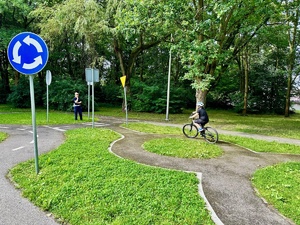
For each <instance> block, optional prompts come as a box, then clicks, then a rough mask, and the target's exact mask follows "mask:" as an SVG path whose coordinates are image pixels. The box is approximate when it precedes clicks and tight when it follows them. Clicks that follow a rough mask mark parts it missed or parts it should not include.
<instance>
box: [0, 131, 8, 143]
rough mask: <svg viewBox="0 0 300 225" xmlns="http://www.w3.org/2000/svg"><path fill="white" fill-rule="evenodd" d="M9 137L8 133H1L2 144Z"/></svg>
mask: <svg viewBox="0 0 300 225" xmlns="http://www.w3.org/2000/svg"><path fill="white" fill-rule="evenodd" d="M7 137H8V135H7V133H4V132H0V142H2V141H4V140H5V139H6V138H7Z"/></svg>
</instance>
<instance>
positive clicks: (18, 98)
mask: <svg viewBox="0 0 300 225" xmlns="http://www.w3.org/2000/svg"><path fill="white" fill-rule="evenodd" d="M35 89H36V87H35ZM7 101H8V102H9V103H10V104H12V105H13V106H14V107H16V108H30V106H31V100H30V85H29V79H28V76H21V77H20V79H19V82H18V85H16V86H13V87H12V92H11V94H9V95H8V97H7Z"/></svg>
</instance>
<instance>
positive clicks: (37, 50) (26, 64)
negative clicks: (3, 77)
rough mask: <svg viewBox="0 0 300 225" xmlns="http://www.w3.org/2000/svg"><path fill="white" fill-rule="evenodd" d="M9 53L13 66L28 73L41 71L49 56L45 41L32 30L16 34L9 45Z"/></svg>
mask: <svg viewBox="0 0 300 225" xmlns="http://www.w3.org/2000/svg"><path fill="white" fill-rule="evenodd" d="M7 55H8V60H9V62H10V64H11V66H12V67H13V68H14V69H15V70H17V71H18V72H19V73H22V74H26V75H32V74H36V73H38V72H40V71H41V70H42V69H43V68H44V67H45V66H46V64H47V61H48V57H49V53H48V47H47V45H46V43H45V41H44V40H43V39H42V38H41V37H40V36H38V35H37V34H34V33H31V32H23V33H20V34H18V35H16V36H15V37H14V38H13V39H12V40H11V41H10V43H9V45H8V49H7Z"/></svg>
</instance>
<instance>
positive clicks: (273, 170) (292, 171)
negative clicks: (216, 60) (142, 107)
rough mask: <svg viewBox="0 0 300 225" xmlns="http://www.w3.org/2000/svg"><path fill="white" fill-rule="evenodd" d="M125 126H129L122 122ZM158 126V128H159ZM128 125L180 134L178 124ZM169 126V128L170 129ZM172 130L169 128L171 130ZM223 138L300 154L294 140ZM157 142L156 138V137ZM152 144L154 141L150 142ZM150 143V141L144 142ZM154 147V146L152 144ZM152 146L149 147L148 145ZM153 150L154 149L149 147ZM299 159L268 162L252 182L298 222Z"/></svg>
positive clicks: (258, 148) (252, 147)
mask: <svg viewBox="0 0 300 225" xmlns="http://www.w3.org/2000/svg"><path fill="white" fill-rule="evenodd" d="M123 126H124V127H128V126H125V125H123ZM156 127H157V128H156ZM128 128H129V129H134V130H137V131H140V132H146V133H160V131H162V132H163V133H165V134H178V133H177V132H178V129H179V128H174V127H173V128H168V129H165V128H164V127H161V126H159V125H153V124H146V123H136V124H131V125H130V126H129V127H128ZM169 129H170V130H169ZM168 130H169V132H168ZM221 140H222V141H226V142H230V143H233V144H237V145H239V146H241V147H244V148H247V149H250V150H252V151H255V152H268V153H280V154H300V146H298V145H293V144H285V143H279V142H275V141H273V142H269V141H263V140H257V139H253V138H248V137H238V136H232V135H221ZM153 142H154V141H153ZM149 143H150V144H151V145H154V143H151V142H149ZM169 143H170V140H168V139H164V141H163V142H162V143H159V145H166V146H168V144H169ZM144 145H147V142H146V143H145V144H144ZM159 145H158V146H156V147H154V149H155V148H158V150H155V153H157V154H162V155H167V154H170V153H168V152H164V151H165V150H164V149H168V148H164V149H163V148H160V147H159ZM146 148H147V149H148V147H146ZM151 148H152V149H153V147H151ZM149 149H150V147H149ZM150 151H153V150H150ZM172 154H173V155H172V156H174V154H175V157H180V155H179V154H176V152H175V151H174V152H172ZM180 154H181V153H180ZM299 174H300V162H288V163H279V164H277V165H275V166H268V167H265V168H261V169H258V170H257V171H256V172H255V173H254V174H253V177H252V184H253V186H254V187H255V188H256V189H257V191H258V194H259V195H260V196H261V197H263V198H264V199H266V200H267V202H268V203H270V204H272V205H273V206H274V207H275V208H276V209H277V210H278V211H279V212H280V213H281V214H282V215H284V216H286V217H288V218H290V219H292V220H293V221H294V222H295V223H296V224H297V225H300V207H299V205H300V198H299V197H297V196H299V193H300V185H299V184H300V176H299Z"/></svg>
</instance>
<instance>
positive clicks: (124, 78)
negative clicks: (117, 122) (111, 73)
mask: <svg viewBox="0 0 300 225" xmlns="http://www.w3.org/2000/svg"><path fill="white" fill-rule="evenodd" d="M120 80H121V83H122V86H123V88H124V101H125V112H126V124H128V109H127V99H126V76H122V77H121V78H120Z"/></svg>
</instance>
